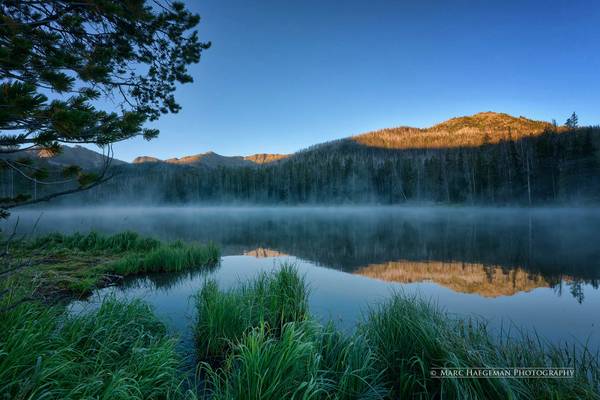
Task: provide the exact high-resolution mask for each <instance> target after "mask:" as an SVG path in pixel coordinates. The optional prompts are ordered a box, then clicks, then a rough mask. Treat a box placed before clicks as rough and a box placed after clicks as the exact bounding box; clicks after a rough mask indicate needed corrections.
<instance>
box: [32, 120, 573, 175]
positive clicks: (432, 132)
mask: <svg viewBox="0 0 600 400" xmlns="http://www.w3.org/2000/svg"><path fill="white" fill-rule="evenodd" d="M552 129H554V130H557V131H560V130H562V129H564V128H563V127H556V126H554V125H552V124H551V123H549V122H545V121H537V120H533V119H529V118H525V117H522V116H521V117H514V116H511V115H509V114H506V113H498V112H492V111H486V112H480V113H476V114H473V115H468V116H461V117H454V118H450V119H448V120H446V121H443V122H440V123H438V124H435V125H433V126H431V127H428V128H414V127H408V126H399V127H395V128H384V129H379V130H375V131H371V132H365V133H361V134H357V135H351V136H348V137H344V138H341V139H338V140H335V141H333V142H324V143H318V144H315V145H313V146H310V147H309V148H307V149H304V150H300V151H298V152H295V153H292V154H277V153H257V154H252V155H248V156H223V155H220V154H217V153H215V152H213V151H207V152H204V153H198V154H194V155H187V156H182V157H174V158H168V159H164V160H163V159H159V158H157V157H153V156H147V155H142V156H138V157H136V158H134V159H133V161H132V162H131V163H127V162H125V161H121V160H116V159H115V160H114V161H113V165H126V164H130V165H140V164H148V163H160V164H167V165H186V166H192V167H200V166H202V167H208V168H219V167H257V166H262V165H268V164H274V163H278V162H281V161H283V160H286V159H290V158H293V157H294V156H296V155H298V154H300V153H302V152H306V151H310V150H311V149H314V148H329V147H328V146H331V145H333V144H336V143H348V144H358V145H361V146H366V147H373V148H384V149H393V150H406V149H433V148H455V147H476V146H481V145H484V144H488V143H489V144H495V143H498V142H500V141H502V140H514V139H519V138H521V137H524V136H535V135H540V134H542V133H543V132H545V131H548V130H552ZM62 149H63V151H62V152H61V153H60V154H59V155H56V156H52V157H47V156H46V155H44V154H42V153H41V152H37V153H35V154H34V153H32V152H28V154H29V155H30V156H34V157H39V158H43V159H45V161H47V162H48V163H50V164H56V165H59V166H65V165H69V164H78V165H82V164H83V167H84V168H92V169H93V168H97V167H98V166H99V165H101V159H102V155H101V154H99V153H98V152H95V151H93V150H90V149H87V148H85V147H82V146H79V145H76V146H74V147H69V146H62ZM332 150H335V148H333V149H332ZM92 153H93V154H92Z"/></svg>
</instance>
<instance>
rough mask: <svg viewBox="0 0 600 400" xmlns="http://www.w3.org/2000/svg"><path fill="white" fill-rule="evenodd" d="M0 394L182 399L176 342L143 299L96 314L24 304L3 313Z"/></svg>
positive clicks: (111, 303) (112, 303)
mask: <svg viewBox="0 0 600 400" xmlns="http://www.w3.org/2000/svg"><path fill="white" fill-rule="evenodd" d="M0 319H1V322H2V327H3V328H2V330H1V332H0V393H2V395H3V398H11V399H84V398H85V399H91V398H95V399H182V398H193V397H194V395H193V393H191V392H188V391H187V390H185V389H184V386H185V382H184V380H183V378H182V376H181V374H180V372H179V368H180V365H181V364H180V359H179V356H178V355H177V353H176V352H175V339H173V338H171V337H169V336H167V335H166V333H165V328H164V326H163V325H162V324H161V323H160V322H159V321H158V320H157V319H156V318H155V317H154V315H153V313H152V310H151V309H150V308H149V307H148V306H147V305H145V304H144V303H142V302H140V301H133V302H129V303H123V302H118V301H116V300H114V299H107V300H105V301H104V302H103V303H102V305H101V306H100V308H99V309H98V310H97V311H96V312H93V313H91V314H85V315H77V316H75V315H68V314H65V313H64V309H63V308H61V307H44V306H41V305H39V304H27V305H21V306H19V307H18V308H15V309H13V310H11V311H9V312H5V313H2V314H0Z"/></svg>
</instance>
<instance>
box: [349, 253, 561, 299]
mask: <svg viewBox="0 0 600 400" xmlns="http://www.w3.org/2000/svg"><path fill="white" fill-rule="evenodd" d="M354 273H355V274H357V275H362V276H366V277H369V278H373V279H379V280H384V281H388V282H399V283H415V282H434V283H436V284H438V285H441V286H444V287H447V288H449V289H452V290H453V291H455V292H461V293H475V294H478V295H480V296H484V297H498V296H512V295H514V294H516V293H519V292H529V291H531V290H533V289H536V288H539V287H551V286H552V282H549V281H548V280H547V279H546V278H544V277H543V276H542V275H540V274H532V273H530V272H527V271H525V270H523V269H522V268H514V269H507V268H502V267H500V266H497V265H492V266H490V265H487V266H486V265H483V264H472V263H463V262H451V261H450V262H446V261H426V262H419V261H408V260H399V261H390V262H387V263H383V264H371V265H368V266H366V267H363V268H359V269H358V270H356V271H355V272H354ZM565 280H566V281H569V280H570V279H568V278H566V279H565Z"/></svg>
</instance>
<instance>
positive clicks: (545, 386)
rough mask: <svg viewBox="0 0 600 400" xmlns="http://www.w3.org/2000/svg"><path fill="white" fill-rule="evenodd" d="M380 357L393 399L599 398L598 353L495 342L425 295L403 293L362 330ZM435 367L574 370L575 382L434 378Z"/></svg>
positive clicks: (479, 326)
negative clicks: (431, 301)
mask: <svg viewBox="0 0 600 400" xmlns="http://www.w3.org/2000/svg"><path fill="white" fill-rule="evenodd" d="M359 333H360V334H362V335H364V336H365V337H366V339H367V340H368V341H369V344H370V346H371V348H372V349H373V351H374V352H375V354H376V359H377V360H378V368H379V369H380V370H381V371H384V374H385V375H384V379H385V383H386V384H387V386H388V387H390V388H391V389H392V398H415V397H416V398H422V399H439V398H446V399H597V398H599V393H600V376H599V373H600V369H599V365H598V355H597V354H596V355H593V354H590V352H589V351H588V350H587V349H580V350H579V351H577V349H572V348H560V347H556V346H553V345H550V344H544V343H542V342H541V340H539V339H538V338H535V337H531V336H526V335H522V336H520V337H516V338H515V337H514V336H513V337H508V336H507V337H505V338H504V339H497V338H494V337H493V336H492V335H491V334H490V333H489V332H488V330H487V329H486V326H485V324H483V323H481V322H480V321H478V320H464V319H463V320H461V319H454V318H451V317H449V316H448V315H447V314H445V313H444V312H442V311H441V310H440V309H439V308H438V307H437V306H436V305H434V304H432V303H430V302H427V301H424V300H423V299H420V298H418V297H414V296H406V295H403V294H396V295H395V296H393V297H392V299H390V300H389V301H388V302H387V303H385V304H382V305H380V306H378V307H375V308H373V309H372V310H371V311H370V312H369V314H368V316H367V318H366V320H365V321H364V322H363V323H362V325H361V326H360V327H359ZM435 367H438V368H440V367H447V368H467V367H489V368H512V367H573V368H575V371H576V377H575V378H574V379H510V378H494V379H461V378H445V379H434V378H432V377H431V375H430V369H431V368H435Z"/></svg>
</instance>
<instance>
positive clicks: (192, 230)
mask: <svg viewBox="0 0 600 400" xmlns="http://www.w3.org/2000/svg"><path fill="white" fill-rule="evenodd" d="M39 213H40V212H39V211H35V210H32V211H27V212H20V213H19V215H20V217H21V224H20V226H21V229H22V230H23V231H26V230H27V229H28V227H30V226H31V225H32V224H33V223H34V221H35V219H36V218H37V217H38V216H39ZM92 229H95V230H100V231H105V232H118V231H122V230H126V229H131V230H135V231H138V232H141V233H142V234H146V235H151V236H155V237H159V238H164V239H183V240H188V241H199V242H209V241H212V242H215V243H217V244H218V245H219V246H221V248H222V250H223V255H226V256H227V255H243V254H246V255H251V256H262V257H269V256H282V255H292V256H295V257H298V258H301V259H304V260H308V261H311V262H312V263H314V264H317V265H320V266H324V267H327V268H333V269H338V270H342V271H346V272H356V271H359V270H361V271H362V270H364V269H365V268H366V267H368V266H373V265H386V267H385V268H386V269H387V270H388V272H387V274H388V275H390V274H392V272H391V270H392V269H394V270H397V271H401V270H406V268H410V269H411V272H410V273H411V274H412V275H413V276H417V275H418V274H421V275H422V278H423V279H424V280H428V279H430V280H433V281H436V282H438V281H439V282H440V283H441V284H442V282H449V280H452V279H454V278H452V276H453V275H456V273H457V271H458V269H457V268H458V267H457V265H463V266H470V267H468V268H467V269H465V268H464V267H461V268H463V270H462V272H461V273H462V274H463V275H465V274H466V275H471V278H470V279H471V280H472V285H474V286H477V285H480V291H481V292H482V294H483V293H492V292H493V290H492V289H491V287H492V286H495V285H501V286H503V287H504V289H498V293H506V294H511V293H516V292H518V291H527V290H531V288H533V287H536V285H539V286H545V287H553V288H557V292H560V291H561V290H562V287H561V283H563V282H568V283H569V289H570V291H571V292H572V293H574V294H575V295H576V296H578V297H579V298H583V297H582V296H580V295H579V294H578V288H577V287H578V284H579V286H581V285H580V284H587V285H590V286H591V287H593V288H597V287H598V283H599V278H600V246H598V245H597V238H598V234H600V210H598V209H533V210H521V209H485V208H482V209H475V208H456V209H453V208H435V207H433V208H403V207H400V208H399V207H371V208H356V207H347V208H344V207H342V208H218V207H212V208H211V207H208V208H146V209H145V208H101V209H69V210H57V209H54V210H47V211H45V212H44V215H43V217H42V219H41V221H40V224H39V227H38V231H39V232H48V231H55V230H60V231H63V232H72V231H89V230H92ZM398 260H402V261H401V262H402V263H406V264H407V265H408V264H410V263H414V266H411V267H408V266H404V267H402V268H400V267H398V265H397V264H398V263H400V261H398ZM419 264H422V265H423V266H424V267H416V265H419ZM392 265H396V266H394V267H392ZM434 266H437V267H434ZM475 266H478V267H475ZM383 268H384V267H379V268H378V269H379V270H381V269H383ZM432 268H439V271H438V272H436V273H434V272H433V270H432ZM373 269H375V267H373V268H371V270H373ZM427 269H429V272H425V271H426V270H427ZM511 271H512V272H511ZM361 273H362V274H365V272H364V271H363V272H361ZM372 273H373V274H375V273H376V272H375V271H372ZM398 273H401V272H395V274H398ZM406 273H408V270H407V272H406ZM428 273H429V274H433V275H432V276H430V277H427V274H428ZM379 274H380V275H381V274H382V272H380V273H379ZM444 274H446V275H447V277H445V278H444V277H442V276H441V275H444ZM434 275H435V276H434ZM484 275H485V276H488V279H487V280H485V279H480V278H481V277H483V276H484ZM382 276H383V275H382ZM511 277H512V278H511ZM515 278H517V281H516V283H515V285H517V286H515V289H514V290H515V291H514V292H511V290H509V289H508V286H509V285H508V284H507V283H506V282H508V281H507V280H510V279H515ZM464 279H466V278H463V280H464ZM490 279H491V280H490ZM394 280H396V279H394ZM466 282H467V281H464V282H463V283H464V284H460V285H458V284H456V286H455V287H456V288H457V290H459V289H460V288H463V289H464V288H465V287H466V286H464V285H467V283H466ZM487 286H489V288H487ZM448 287H453V286H448ZM571 289H572V290H571ZM469 290H472V291H471V292H472V293H475V292H477V290H475V288H471V289H469Z"/></svg>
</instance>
